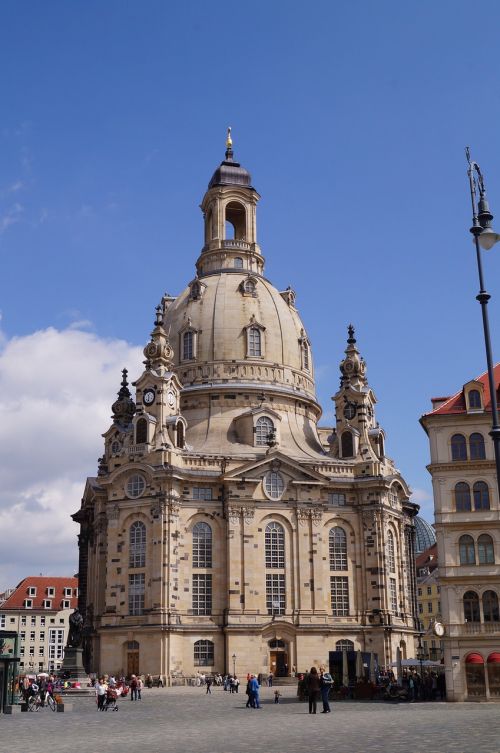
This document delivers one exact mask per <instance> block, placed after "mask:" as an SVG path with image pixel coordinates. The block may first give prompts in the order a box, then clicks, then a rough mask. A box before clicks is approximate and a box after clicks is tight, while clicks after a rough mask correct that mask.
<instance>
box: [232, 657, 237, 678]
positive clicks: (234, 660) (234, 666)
mask: <svg viewBox="0 0 500 753" xmlns="http://www.w3.org/2000/svg"><path fill="white" fill-rule="evenodd" d="M232 659H233V677H236V654H233V657H232Z"/></svg>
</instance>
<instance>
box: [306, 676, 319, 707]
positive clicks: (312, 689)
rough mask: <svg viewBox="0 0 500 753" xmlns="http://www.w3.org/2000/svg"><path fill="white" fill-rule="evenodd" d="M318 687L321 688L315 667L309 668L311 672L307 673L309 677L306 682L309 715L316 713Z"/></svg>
mask: <svg viewBox="0 0 500 753" xmlns="http://www.w3.org/2000/svg"><path fill="white" fill-rule="evenodd" d="M320 687H321V686H320V682H319V676H318V670H317V669H316V667H311V671H310V672H309V677H308V680H307V690H308V696H309V713H310V714H315V713H316V709H317V703H318V695H319V691H320Z"/></svg>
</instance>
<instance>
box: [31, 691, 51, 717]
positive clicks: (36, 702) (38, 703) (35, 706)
mask: <svg viewBox="0 0 500 753" xmlns="http://www.w3.org/2000/svg"><path fill="white" fill-rule="evenodd" d="M44 706H45V707H47V708H49V709H50V710H51V711H55V710H56V706H57V704H56V702H55V700H54V698H53V697H52V696H51V695H49V694H48V693H47V695H46V697H45V703H42V698H41V696H40V693H35V694H34V695H30V697H29V698H28V711H33V712H35V711H38V710H39V709H40V708H43V707H44Z"/></svg>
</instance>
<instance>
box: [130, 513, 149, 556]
mask: <svg viewBox="0 0 500 753" xmlns="http://www.w3.org/2000/svg"><path fill="white" fill-rule="evenodd" d="M128 566H129V567H146V526H145V525H144V523H141V521H140V520H136V522H135V523H132V525H131V526H130V531H129V562H128Z"/></svg>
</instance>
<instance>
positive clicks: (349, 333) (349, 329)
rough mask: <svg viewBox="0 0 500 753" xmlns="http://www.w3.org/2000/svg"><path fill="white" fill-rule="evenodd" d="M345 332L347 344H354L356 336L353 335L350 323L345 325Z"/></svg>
mask: <svg viewBox="0 0 500 753" xmlns="http://www.w3.org/2000/svg"><path fill="white" fill-rule="evenodd" d="M347 333H348V335H349V337H348V338H347V342H348V343H349V345H354V343H355V342H356V338H355V337H354V327H353V325H352V324H349V326H348V327H347Z"/></svg>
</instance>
